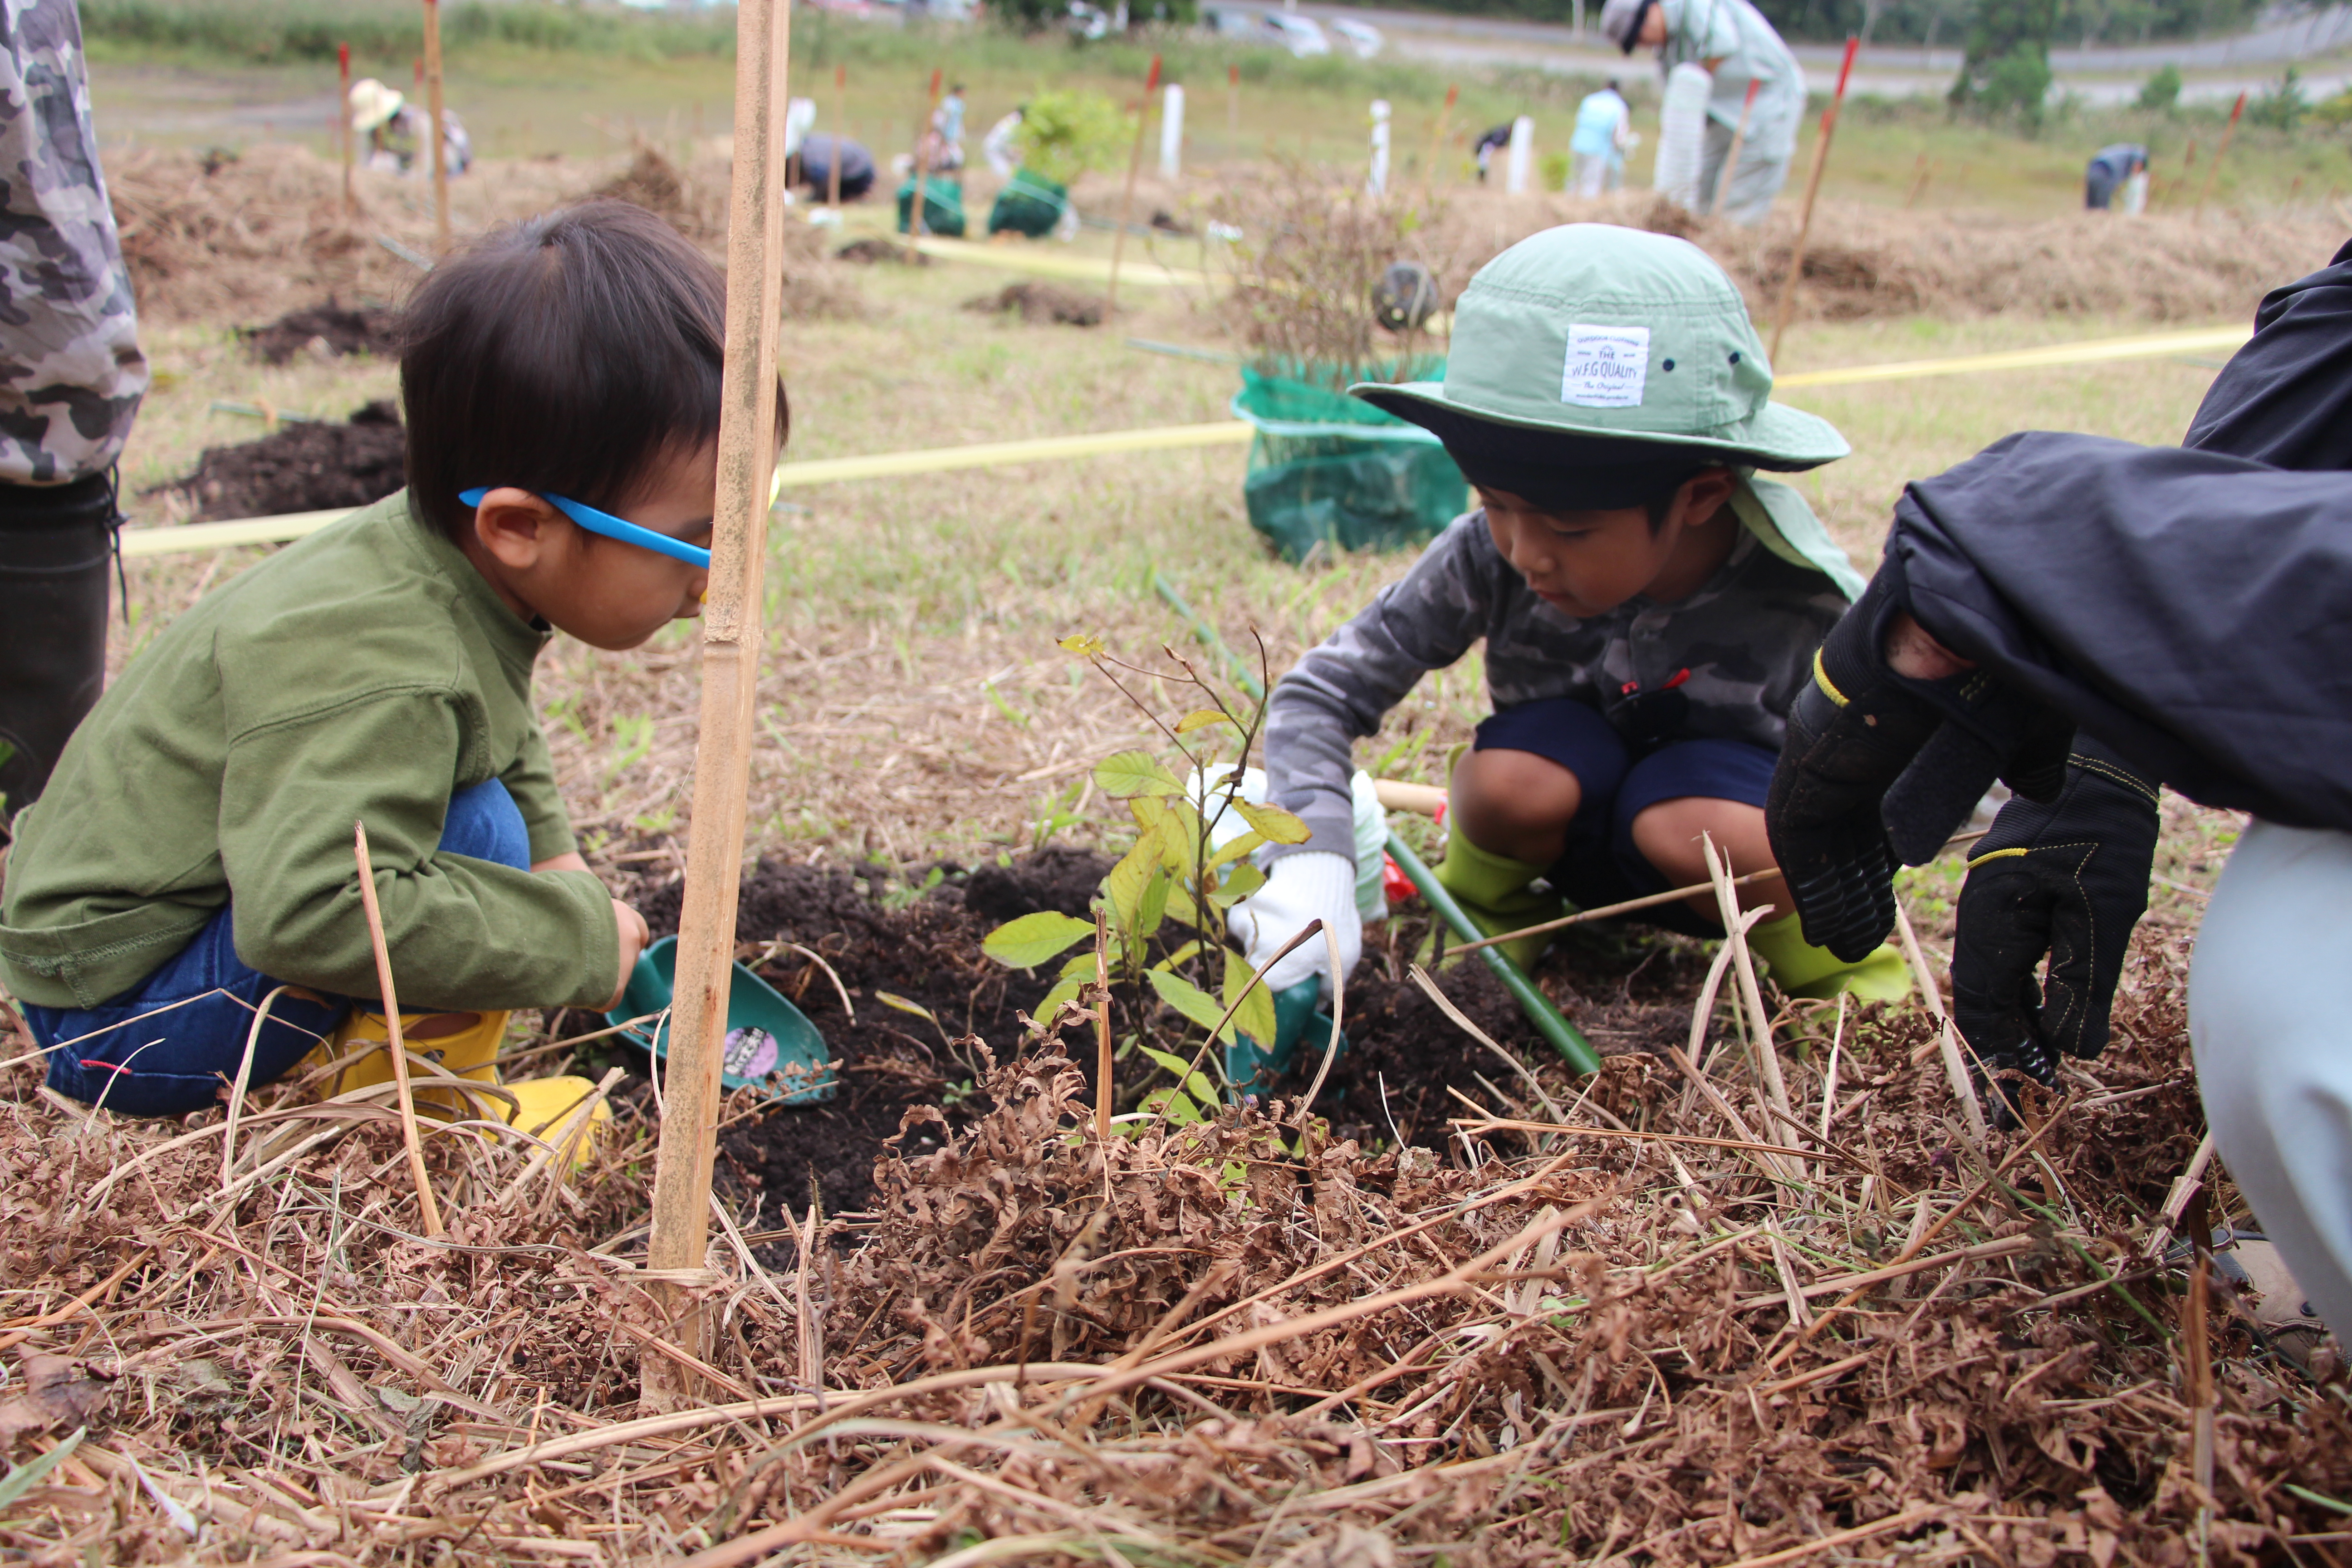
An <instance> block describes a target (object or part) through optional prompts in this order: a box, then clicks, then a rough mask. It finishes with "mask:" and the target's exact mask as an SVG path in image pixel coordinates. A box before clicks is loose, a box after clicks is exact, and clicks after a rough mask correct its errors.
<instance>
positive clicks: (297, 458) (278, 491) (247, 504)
mask: <svg viewBox="0 0 2352 1568" xmlns="http://www.w3.org/2000/svg"><path fill="white" fill-rule="evenodd" d="M407 440H408V438H407V435H406V433H405V432H404V431H403V430H402V429H401V426H400V415H399V413H398V411H397V410H395V409H394V407H393V405H392V404H391V403H389V402H382V401H380V402H375V403H371V404H369V405H367V406H366V407H364V408H362V409H360V410H359V411H358V412H356V413H354V414H353V415H352V417H351V422H350V423H349V424H344V425H339V424H336V423H335V422H334V421H332V420H327V419H313V420H304V421H301V422H300V423H299V424H289V425H285V426H280V427H279V428H278V429H277V430H274V431H272V432H271V433H270V434H268V435H267V436H264V437H261V439H259V440H258V441H247V442H245V443H244V444H242V445H240V446H236V447H206V448H205V453H204V455H203V456H202V457H201V458H197V459H196V467H195V471H194V473H191V474H189V475H188V476H186V477H185V478H184V479H174V480H173V481H172V482H171V483H170V484H168V485H163V486H159V487H157V488H158V489H174V490H178V491H179V492H180V493H181V494H183V495H184V496H186V497H187V498H188V499H189V500H192V501H194V503H195V505H196V513H195V515H196V516H197V517H198V518H199V519H204V518H224V517H272V516H276V515H277V514H278V513H280V512H289V511H325V510H329V509H331V508H334V507H357V506H365V505H367V504H368V503H369V502H370V501H374V500H383V498H384V497H385V496H388V495H390V494H392V492H393V491H394V490H396V489H399V488H400V487H401V486H402V485H403V484H405V483H406V482H407V474H408V453H407ZM151 493H152V492H151Z"/></svg>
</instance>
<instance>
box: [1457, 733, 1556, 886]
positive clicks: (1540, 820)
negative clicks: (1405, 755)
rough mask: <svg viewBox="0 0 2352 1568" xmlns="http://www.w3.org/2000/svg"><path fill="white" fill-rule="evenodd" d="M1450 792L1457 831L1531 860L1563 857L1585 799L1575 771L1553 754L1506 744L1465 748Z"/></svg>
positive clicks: (1493, 849)
mask: <svg viewBox="0 0 2352 1568" xmlns="http://www.w3.org/2000/svg"><path fill="white" fill-rule="evenodd" d="M1448 795H1449V803H1450V804H1449V805H1448V810H1449V811H1450V812H1451V814H1452V816H1453V830H1454V832H1456V833H1460V834H1465V835H1466V836H1467V837H1469V839H1470V842H1471V843H1473V844H1475V845H1476V846H1478V847H1479V848H1481V849H1484V850H1486V851H1487V852H1488V853H1489V854H1494V855H1501V856H1506V857H1507V858H1510V859H1513V860H1521V861H1525V862H1526V863H1527V864H1528V865H1530V866H1549V865H1550V864H1551V863H1552V862H1553V861H1555V860H1557V859H1559V857H1560V855H1561V853H1562V852H1563V851H1564V850H1565V849H1566V848H1567V847H1568V829H1569V825H1570V823H1571V822H1573V821H1575V820H1576V814H1577V813H1578V812H1579V811H1580V810H1581V809H1582V808H1583V805H1584V786H1583V784H1582V783H1581V782H1580V781H1579V780H1578V778H1577V776H1576V774H1575V773H1571V772H1570V771H1569V770H1568V769H1567V768H1565V767H1563V766H1561V765H1560V764H1559V763H1556V762H1553V761H1552V760H1551V759H1550V758H1549V757H1539V756H1538V755H1537V754H1536V753H1535V752H1515V751H1509V750H1507V749H1504V748H1501V747H1494V748H1489V749H1486V750H1483V751H1479V750H1473V751H1466V752H1463V753H1462V757H1461V760H1460V761H1459V762H1457V763H1454V777H1453V781H1452V786H1451V788H1450V790H1449V792H1448Z"/></svg>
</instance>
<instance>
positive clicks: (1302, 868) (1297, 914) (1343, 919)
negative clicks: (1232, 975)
mask: <svg viewBox="0 0 2352 1568" xmlns="http://www.w3.org/2000/svg"><path fill="white" fill-rule="evenodd" d="M1313 920H1320V921H1322V922H1323V929H1324V931H1329V932H1330V933H1331V934H1332V935H1333V936H1334V937H1336V938H1338V939H1339V974H1340V978H1342V979H1345V978H1346V977H1347V976H1348V975H1349V974H1350V973H1354V971H1355V968H1356V960H1358V959H1359V958H1361V957H1362V956H1363V954H1364V922H1363V918H1362V917H1361V916H1360V915H1359V914H1358V913H1357V912H1356V868H1355V867H1354V866H1353V865H1352V864H1350V863H1349V859H1348V858H1347V857H1346V856H1345V855H1340V854H1336V853H1334V852H1332V851H1330V850H1328V849H1307V850H1302V851H1300V852H1299V853H1298V854H1296V855H1286V856H1284V857H1283V858H1281V859H1279V860H1276V862H1275V863H1274V865H1273V866H1272V867H1271V868H1269V869H1268V870H1267V871H1266V874H1265V887H1263V888H1260V889H1258V890H1257V891H1256V892H1255V893H1253V894H1251V895H1250V896H1249V897H1248V898H1246V899H1244V900H1242V901H1241V902H1240V903H1238V904H1235V905H1234V907H1233V909H1232V910H1230V911H1229V912H1228V913H1227V914H1226V916H1225V923H1226V925H1227V927H1228V928H1229V929H1230V930H1231V931H1233V933H1234V941H1236V942H1240V943H1241V944H1242V952H1243V953H1244V955H1245V956H1246V957H1247V958H1248V959H1249V961H1250V964H1251V966H1252V967H1253V968H1259V969H1263V968H1265V963H1266V961H1267V960H1268V959H1270V958H1272V957H1273V956H1274V955H1275V954H1276V952H1280V951H1281V950H1282V944H1283V943H1285V942H1288V941H1289V940H1290V939H1291V938H1292V937H1294V936H1297V934H1298V933H1299V932H1300V931H1304V930H1306V929H1307V921H1313ZM1330 969H1331V958H1330V950H1329V947H1328V944H1327V943H1326V942H1324V940H1323V935H1322V932H1321V931H1318V932H1317V933H1316V934H1315V935H1313V936H1311V937H1309V938H1307V940H1306V941H1305V942H1301V943H1299V944H1298V946H1297V947H1296V948H1294V949H1292V950H1291V952H1290V954H1289V955H1288V956H1287V957H1286V958H1285V959H1283V961H1282V962H1281V963H1277V964H1276V965H1275V966H1274V968H1273V969H1272V970H1270V971H1268V972H1267V973H1266V976H1265V985H1266V989H1267V990H1269V991H1284V990H1287V989H1288V988H1290V987H1291V986H1293V985H1296V984H1298V983H1299V982H1300V981H1302V980H1308V979H1312V978H1313V977H1315V976H1317V975H1321V976H1323V979H1324V992H1325V994H1327V995H1328V994H1329V992H1330Z"/></svg>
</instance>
